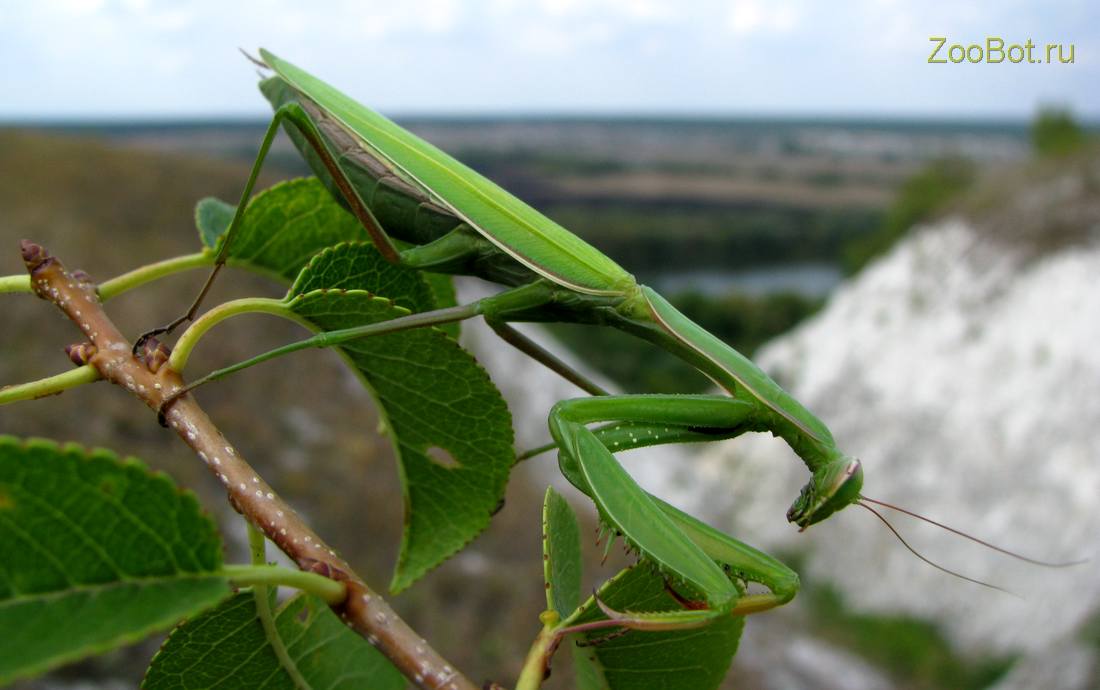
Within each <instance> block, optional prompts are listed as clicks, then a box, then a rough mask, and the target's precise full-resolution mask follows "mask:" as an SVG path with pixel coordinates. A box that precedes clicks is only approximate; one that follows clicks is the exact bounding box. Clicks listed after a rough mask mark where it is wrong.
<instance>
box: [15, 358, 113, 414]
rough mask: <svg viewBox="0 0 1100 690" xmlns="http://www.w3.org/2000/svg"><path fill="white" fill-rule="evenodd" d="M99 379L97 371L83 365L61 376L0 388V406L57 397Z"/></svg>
mask: <svg viewBox="0 0 1100 690" xmlns="http://www.w3.org/2000/svg"><path fill="white" fill-rule="evenodd" d="M99 379H100V375H99V371H98V370H97V369H96V368H95V367H93V366H92V365H91V364H85V365H84V366H82V367H77V368H76V369H70V370H69V371H66V372H64V373H61V374H54V375H53V376H47V377H46V378H44V379H38V380H37V381H28V382H27V383H19V384H16V385H14V386H4V387H3V388H0V405H7V404H8V403H13V402H19V401H21V400H34V399H35V398H44V397H46V396H47V395H57V394H58V393H61V392H62V391H66V390H68V389H70V388H76V387H77V386H82V385H84V384H85V383H92V382H94V381H98V380H99Z"/></svg>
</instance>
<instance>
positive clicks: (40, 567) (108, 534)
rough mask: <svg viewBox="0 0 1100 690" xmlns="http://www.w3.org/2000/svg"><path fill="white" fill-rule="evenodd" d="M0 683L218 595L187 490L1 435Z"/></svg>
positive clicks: (83, 454) (224, 586) (128, 635)
mask: <svg viewBox="0 0 1100 690" xmlns="http://www.w3.org/2000/svg"><path fill="white" fill-rule="evenodd" d="M0 554H3V557H2V558H0V640H3V642H2V643H0V684H2V683H6V682H8V681H11V680H12V679H15V678H21V677H26V676H31V675H35V674H37V673H41V672H43V671H45V670H47V669H49V668H51V667H53V666H57V665H59V664H62V663H65V662H68V661H72V660H75V659H79V658H81V657H84V656H88V655H90V654H94V653H96V652H101V651H105V650H108V649H111V648H113V647H116V646H118V645H121V644H124V643H127V642H133V641H135V640H139V639H141V638H142V637H144V636H146V635H148V634H150V633H152V632H155V631H158V630H163V629H165V628H168V627H170V626H172V625H174V624H175V623H176V622H177V621H179V620H180V619H181V618H183V617H186V616H191V615H194V614H196V613H198V612H199V611H202V610H203V609H205V608H208V607H210V606H213V605H214V604H216V603H217V602H218V601H220V600H221V599H223V598H224V597H226V596H227V595H228V594H229V592H230V590H229V583H228V581H227V580H226V578H225V577H224V576H222V575H220V574H219V572H218V571H219V570H220V569H221V564H222V560H221V558H222V557H221V539H220V537H219V536H218V533H217V530H216V528H215V526H214V523H213V522H212V521H211V520H210V518H209V517H208V516H207V515H205V514H204V513H203V512H202V510H201V508H200V507H199V504H198V502H197V501H196V500H195V498H194V496H193V495H192V494H190V493H185V492H181V491H180V490H179V489H177V488H176V486H175V485H174V484H173V483H172V482H171V480H169V479H168V478H167V477H166V476H164V475H160V474H153V473H150V472H149V471H148V470H146V469H145V468H144V467H143V466H142V465H141V464H140V463H138V462H137V461H134V460H128V461H120V460H119V459H118V458H117V457H116V456H115V455H114V454H112V453H110V452H108V451H105V450H95V451H90V452H89V451H86V450H84V449H82V448H78V447H75V446H65V447H59V446H57V445H56V444H53V443H50V442H46V441H29V442H27V443H25V444H24V443H21V442H19V441H18V440H17V439H14V438H11V437H0Z"/></svg>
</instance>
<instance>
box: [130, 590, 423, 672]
mask: <svg viewBox="0 0 1100 690" xmlns="http://www.w3.org/2000/svg"><path fill="white" fill-rule="evenodd" d="M275 629H276V630H277V631H278V635H277V638H276V639H274V640H270V639H268V637H267V635H266V633H265V631H264V626H263V623H262V622H261V621H260V617H259V613H258V611H257V608H256V599H255V595H254V593H252V592H250V591H245V592H241V593H239V594H237V595H236V596H234V597H233V598H231V599H229V600H228V601H226V602H224V603H223V604H222V605H221V606H219V607H217V608H216V609H213V610H211V611H207V612H206V613H204V614H202V615H201V616H198V617H197V618H195V619H193V620H190V621H188V622H186V623H184V624H183V625H181V626H180V627H178V628H176V629H175V630H174V631H172V634H171V635H170V636H169V637H168V640H167V641H166V642H165V643H164V646H163V647H162V648H161V650H160V651H159V652H158V653H157V655H156V657H154V658H153V662H152V664H150V666H149V670H148V671H147V672H146V674H145V681H144V682H143V683H142V688H145V689H146V690H188V689H194V690H205V688H212V687H215V686H216V687H218V688H225V690H230V689H232V688H241V689H242V690H251V689H252V688H264V689H266V690H284V689H285V690H355V689H357V688H371V690H391V689H392V690H401V689H402V688H404V687H405V679H404V677H402V675H401V674H400V673H399V672H398V671H397V669H395V668H394V667H393V666H391V665H390V663H389V661H387V660H386V658H385V657H384V656H382V654H381V653H380V652H379V651H378V650H376V649H375V648H374V647H372V646H371V645H370V644H368V643H367V641H366V640H364V639H363V638H362V637H360V636H359V635H357V634H355V633H354V632H353V631H351V630H350V629H349V628H348V627H347V626H346V625H344V624H343V623H342V622H341V621H340V619H339V618H338V617H337V616H336V614H334V613H333V612H332V611H331V610H330V609H329V608H328V607H327V606H325V604H324V602H322V601H321V600H320V599H317V598H316V597H312V596H308V595H305V594H298V595H297V596H295V597H293V598H291V599H289V600H288V601H287V602H286V603H285V604H284V605H283V606H282V607H281V609H280V610H279V611H278V613H277V614H276V615H275ZM275 645H279V646H280V647H282V648H283V649H284V650H285V652H286V653H285V654H283V655H280V654H277V653H276V647H275ZM280 656H282V657H283V659H285V660H286V663H285V664H284V663H283V662H281V661H280ZM296 680H297V682H296Z"/></svg>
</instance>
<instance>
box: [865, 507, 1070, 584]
mask: <svg viewBox="0 0 1100 690" xmlns="http://www.w3.org/2000/svg"><path fill="white" fill-rule="evenodd" d="M860 498H861V499H863V500H864V501H867V502H868V503H874V504H875V505H879V506H882V507H883V508H889V509H890V510H896V511H897V512H899V513H904V514H905V515H908V516H909V517H914V518H916V519H918V520H923V521H924V522H927V523H928V524H930V525H935V526H936V527H939V528H940V529H945V530H947V531H948V532H951V533H952V534H957V535H958V536H960V537H962V538H963V539H969V540H970V541H972V542H974V543H975V544H981V545H982V546H984V547H986V548H987V549H993V550H994V551H997V552H998V553H1003V554H1004V555H1006V556H1011V557H1012V558H1015V559H1017V560H1020V561H1024V562H1025V563H1031V564H1032V565H1041V566H1043V567H1044V568H1068V567H1070V566H1074V565H1081V564H1082V563H1088V559H1087V558H1083V559H1080V560H1076V561H1066V562H1064V563H1053V562H1050V561H1040V560H1038V559H1036V558H1029V557H1028V556H1024V555H1023V554H1019V553H1016V552H1015V551H1009V550H1008V549H1005V548H1002V547H1000V546H997V545H996V544H990V543H989V542H987V541H985V540H984V539H979V538H977V537H975V536H974V535H972V534H967V533H966V532H963V531H962V530H957V529H955V528H954V527H949V526H947V525H945V524H943V523H942V522H936V521H935V520H933V519H932V518H927V517H925V516H923V515H921V514H919V513H914V512H913V511H911V510H907V509H905V508H902V507H901V506H896V505H894V504H892V503H887V502H886V501H877V500H875V499H873V498H868V497H867V496H860Z"/></svg>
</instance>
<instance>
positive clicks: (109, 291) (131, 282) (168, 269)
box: [0, 251, 214, 302]
mask: <svg viewBox="0 0 1100 690" xmlns="http://www.w3.org/2000/svg"><path fill="white" fill-rule="evenodd" d="M213 263H214V255H213V254H212V253H211V252H207V251H203V252H198V253H195V254H184V255H182V256H174V257H172V258H170V259H164V260H163V261H157V262H155V263H151V264H146V265H145V266H139V267H138V268H135V269H134V270H132V271H130V272H128V273H123V274H122V275H120V276H116V277H114V278H111V279H110V280H107V281H105V282H103V283H100V284H99V287H98V288H97V291H98V292H99V299H101V300H103V301H104V302H106V301H107V300H109V299H111V298H112V297H117V296H118V295H121V294H122V293H124V292H126V291H127V290H132V289H134V288H136V287H140V286H142V285H144V284H146V283H150V282H152V281H154V280H158V279H160V278H163V277H165V276H169V275H172V274H173V273H180V272H182V271H188V270H191V269H193V268H202V267H203V266H210V265H211V264H213ZM0 292H2V290H0Z"/></svg>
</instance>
